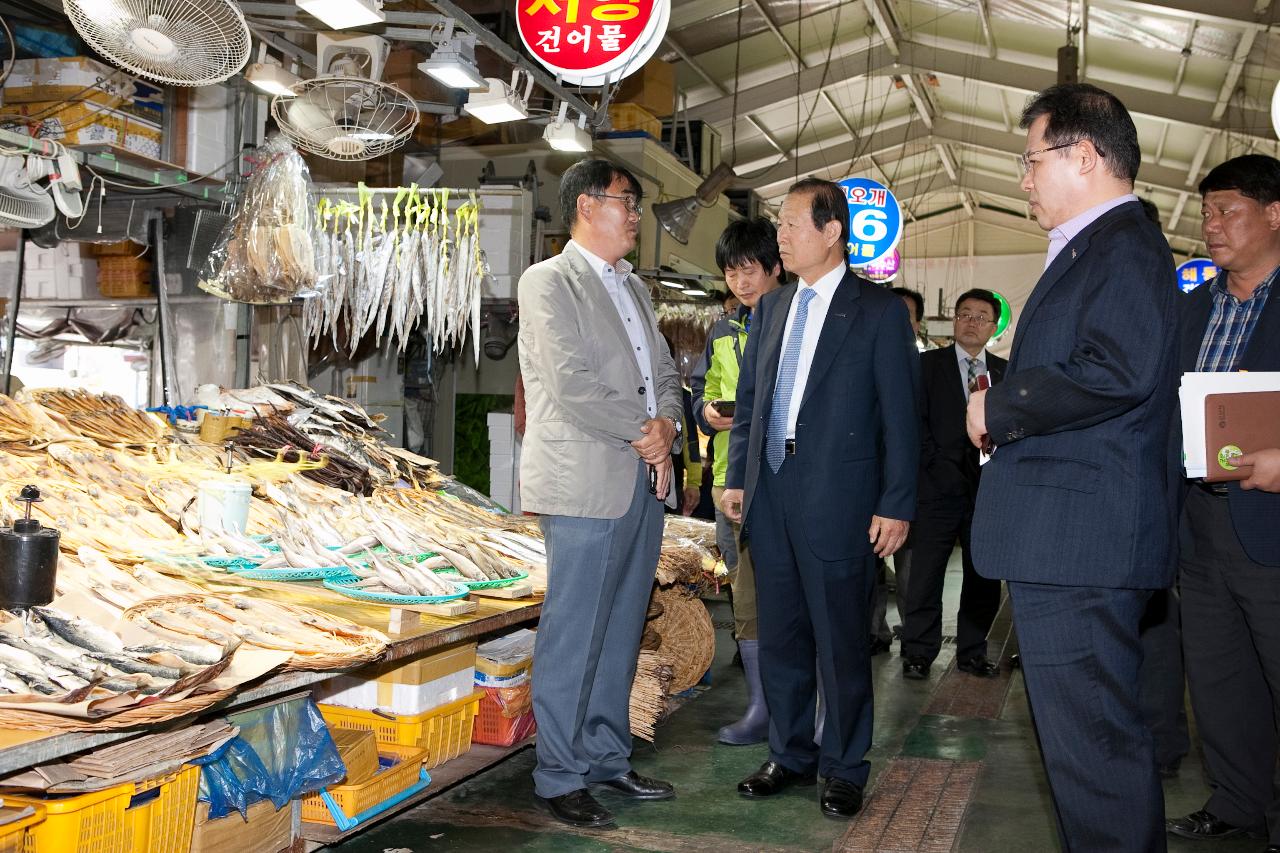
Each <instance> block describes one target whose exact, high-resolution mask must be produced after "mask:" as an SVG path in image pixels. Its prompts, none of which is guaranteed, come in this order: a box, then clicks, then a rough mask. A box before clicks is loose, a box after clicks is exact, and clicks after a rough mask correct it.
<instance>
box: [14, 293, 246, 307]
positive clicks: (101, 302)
mask: <svg viewBox="0 0 1280 853" xmlns="http://www.w3.org/2000/svg"><path fill="white" fill-rule="evenodd" d="M226 301H227V300H225V299H219V298H218V297H216V296H213V295H208V296H195V295H191V296H170V297H169V300H168V302H169V304H170V305H202V304H210V305H211V304H213V303H215V302H226ZM155 304H156V298H155V297H154V296H138V297H130V298H128V299H105V298H104V299H30V298H27V297H23V299H22V307H23V308H134V307H138V308H154V307H155Z"/></svg>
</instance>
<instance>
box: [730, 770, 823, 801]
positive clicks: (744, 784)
mask: <svg viewBox="0 0 1280 853" xmlns="http://www.w3.org/2000/svg"><path fill="white" fill-rule="evenodd" d="M816 781H818V777H817V776H815V775H814V774H812V773H797V772H795V771H794V770H788V769H787V768H785V767H783V766H782V765H781V764H779V763H778V762H776V761H766V762H765V763H764V764H762V765H760V769H759V770H757V771H756V772H755V773H752V774H751V775H750V776H748V777H747V778H745V779H743V780H742V781H741V782H739V783H738V793H739V794H741V795H742V796H744V797H752V798H757V797H772V796H773V795H774V794H778V793H781V792H782V791H785V790H786V789H787V788H790V787H792V786H794V785H812V784H813V783H814V782H816Z"/></svg>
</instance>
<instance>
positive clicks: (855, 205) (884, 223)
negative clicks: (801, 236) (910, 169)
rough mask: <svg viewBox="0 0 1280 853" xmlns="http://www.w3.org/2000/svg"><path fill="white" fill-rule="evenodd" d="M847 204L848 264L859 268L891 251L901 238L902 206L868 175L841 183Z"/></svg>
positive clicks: (891, 194) (882, 257) (882, 185)
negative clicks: (867, 176)
mask: <svg viewBox="0 0 1280 853" xmlns="http://www.w3.org/2000/svg"><path fill="white" fill-rule="evenodd" d="M840 188H841V189H843V190H844V197H845V201H847V202H848V204H849V245H848V253H849V266H850V267H851V268H853V269H861V268H863V267H865V266H867V265H868V264H874V263H875V262H876V261H879V260H882V259H884V258H887V257H889V256H890V255H892V254H893V250H894V249H896V248H897V247H898V240H899V239H901V237H902V209H901V208H899V207H898V200H897V199H896V198H894V196H893V193H892V192H890V191H889V189H888V187H886V186H885V185H884V184H881V183H879V182H877V181H873V180H871V179H870V178H846V179H845V180H843V181H841V182H840Z"/></svg>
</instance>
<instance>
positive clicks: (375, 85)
mask: <svg viewBox="0 0 1280 853" xmlns="http://www.w3.org/2000/svg"><path fill="white" fill-rule="evenodd" d="M388 52H389V45H388V44H387V41H386V40H385V39H382V38H379V37H378V36H364V35H361V36H344V35H339V34H336V33H320V34H318V35H317V36H316V55H317V57H318V59H319V66H320V68H321V69H323V71H324V76H320V77H317V78H315V79H314V80H303V81H301V82H299V83H295V84H294V85H293V86H292V87H290V91H289V93H288V94H284V95H278V96H276V98H275V99H274V100H272V102H271V116H272V117H273V118H274V119H275V120H276V123H277V124H278V125H279V126H280V130H281V132H283V133H284V135H285V136H287V137H288V138H289V140H290V141H291V142H293V144H294V145H296V146H298V147H299V148H301V149H302V150H304V151H309V152H311V153H312V154H317V155H319V156H321V157H326V158H328V159H330V160H371V159H373V158H374V157H381V156H382V155H384V154H389V153H390V152H392V151H394V150H396V149H397V148H399V147H400V146H402V145H404V144H405V143H406V142H408V141H409V137H410V136H412V135H413V130H414V128H415V127H417V126H418V106H417V104H416V103H415V102H414V100H413V98H411V97H409V95H407V94H405V93H404V92H403V91H401V90H400V89H398V88H396V87H395V86H392V85H391V84H389V83H382V82H379V81H378V78H379V77H381V76H382V69H383V66H384V64H385V63H386V58H387V54H388Z"/></svg>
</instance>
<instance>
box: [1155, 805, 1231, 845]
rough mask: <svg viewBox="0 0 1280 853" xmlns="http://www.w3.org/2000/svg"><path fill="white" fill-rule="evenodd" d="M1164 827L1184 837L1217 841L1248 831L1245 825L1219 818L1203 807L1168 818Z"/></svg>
mask: <svg viewBox="0 0 1280 853" xmlns="http://www.w3.org/2000/svg"><path fill="white" fill-rule="evenodd" d="M1164 828H1165V829H1166V830H1168V831H1169V832H1171V833H1173V834H1174V835H1178V836H1181V837H1182V838H1197V839H1202V840H1204V841H1216V840H1218V839H1220V838H1232V837H1234V836H1236V835H1244V834H1245V833H1246V832H1248V830H1247V829H1245V828H1244V827H1243V826H1235V825H1234V824H1230V823H1227V822H1226V821H1225V820H1218V819H1217V818H1216V817H1214V816H1213V815H1211V814H1209V812H1207V811H1205V810H1204V809H1201V810H1200V811H1198V812H1192V813H1191V814H1189V815H1187V816H1186V817H1180V818H1177V819H1175V820H1166V821H1165V822H1164Z"/></svg>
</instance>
